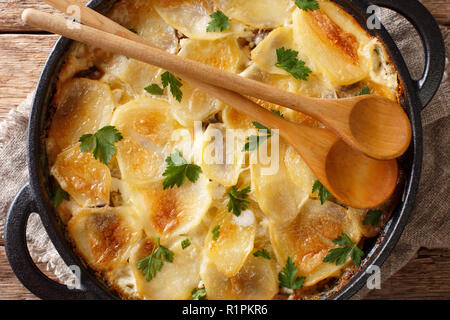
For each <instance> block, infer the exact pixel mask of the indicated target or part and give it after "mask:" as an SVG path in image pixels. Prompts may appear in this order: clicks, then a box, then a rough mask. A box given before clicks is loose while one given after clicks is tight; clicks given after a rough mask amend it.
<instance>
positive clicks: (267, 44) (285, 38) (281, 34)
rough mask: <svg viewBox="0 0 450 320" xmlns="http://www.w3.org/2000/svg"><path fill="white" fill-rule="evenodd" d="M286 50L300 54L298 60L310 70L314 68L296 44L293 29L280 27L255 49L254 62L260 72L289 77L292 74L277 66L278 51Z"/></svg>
mask: <svg viewBox="0 0 450 320" xmlns="http://www.w3.org/2000/svg"><path fill="white" fill-rule="evenodd" d="M279 48H285V49H292V50H296V51H298V52H299V55H298V59H301V60H303V61H305V62H306V65H307V66H308V67H309V68H312V66H311V62H310V61H309V59H308V57H307V56H305V55H304V54H302V51H301V50H299V48H297V46H296V44H295V43H294V38H293V30H292V28H291V27H279V28H277V29H275V30H273V31H272V32H270V33H269V35H268V36H267V37H266V38H264V40H263V41H261V42H260V43H259V44H258V45H257V46H256V48H255V49H253V50H252V52H251V56H252V60H253V61H254V62H255V63H256V65H257V66H258V67H259V69H260V70H262V71H264V72H267V73H271V74H281V75H286V76H289V75H290V74H289V73H288V72H287V71H285V70H284V69H282V68H279V67H277V66H276V63H277V52H276V51H277V49H279Z"/></svg>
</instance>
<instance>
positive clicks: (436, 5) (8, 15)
mask: <svg viewBox="0 0 450 320" xmlns="http://www.w3.org/2000/svg"><path fill="white" fill-rule="evenodd" d="M80 1H81V2H83V3H87V2H88V1H87V0H80ZM422 3H423V4H424V5H425V6H426V7H427V8H428V9H429V10H430V11H431V13H432V14H433V15H434V16H435V17H436V19H437V21H438V22H439V23H441V24H444V25H450V6H449V2H448V0H423V1H422ZM26 8H35V9H39V10H43V11H47V12H55V10H54V9H52V8H50V7H49V6H48V5H47V4H45V3H43V2H42V1H39V0H0V32H14V31H37V30H36V29H34V28H33V27H30V26H27V25H24V24H23V22H22V20H21V19H20V15H21V14H22V11H23V10H24V9H26Z"/></svg>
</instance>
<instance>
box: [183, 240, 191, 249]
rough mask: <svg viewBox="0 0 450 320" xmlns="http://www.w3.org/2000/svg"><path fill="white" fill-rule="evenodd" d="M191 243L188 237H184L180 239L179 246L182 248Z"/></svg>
mask: <svg viewBox="0 0 450 320" xmlns="http://www.w3.org/2000/svg"><path fill="white" fill-rule="evenodd" d="M190 245H191V240H189V238H186V239H184V240H183V241H181V248H182V249H183V250H184V249H186V248H187V247H189V246H190Z"/></svg>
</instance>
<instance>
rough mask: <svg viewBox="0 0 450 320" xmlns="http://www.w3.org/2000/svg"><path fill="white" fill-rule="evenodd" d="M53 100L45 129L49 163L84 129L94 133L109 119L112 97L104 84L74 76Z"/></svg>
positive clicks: (76, 139) (112, 106) (112, 107)
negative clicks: (53, 105)
mask: <svg viewBox="0 0 450 320" xmlns="http://www.w3.org/2000/svg"><path fill="white" fill-rule="evenodd" d="M54 103H55V106H56V113H55V115H54V116H53V118H52V124H51V126H50V130H49V132H48V138H47V152H48V156H49V160H50V163H53V162H54V160H55V158H56V156H57V155H58V153H60V152H61V151H62V150H64V149H65V148H67V147H70V146H72V145H74V144H75V143H77V142H78V139H80V137H81V136H82V135H83V134H85V133H94V132H95V131H97V130H98V129H100V128H102V127H103V126H105V125H107V124H108V123H109V122H110V121H111V117H112V113H113V110H114V101H113V99H112V95H111V90H110V88H109V86H108V85H107V84H104V83H101V82H100V81H96V80H90V79H84V78H77V79H72V80H69V81H67V82H66V83H64V85H63V86H62V87H61V89H60V90H59V91H58V92H57V94H56V96H55V99H54Z"/></svg>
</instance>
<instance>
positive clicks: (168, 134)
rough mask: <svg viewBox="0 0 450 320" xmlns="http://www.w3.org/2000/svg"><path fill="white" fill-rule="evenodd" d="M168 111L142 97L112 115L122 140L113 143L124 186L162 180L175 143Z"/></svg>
mask: <svg viewBox="0 0 450 320" xmlns="http://www.w3.org/2000/svg"><path fill="white" fill-rule="evenodd" d="M169 109H170V105H169V104H168V103H167V102H166V101H164V100H160V99H152V98H148V97H144V96H143V97H140V98H138V99H136V100H132V101H130V102H128V103H127V104H124V105H122V106H120V107H119V108H118V109H117V110H116V112H115V113H114V117H113V120H112V124H113V125H114V126H116V128H117V130H119V131H120V132H121V134H122V136H123V139H122V140H121V141H119V142H117V143H116V147H117V161H118V164H119V168H120V171H121V175H122V179H123V180H125V181H126V182H128V183H130V184H135V185H148V184H149V183H152V182H155V181H161V180H162V179H163V178H164V177H163V176H162V174H163V172H164V170H165V168H166V165H167V164H166V163H165V159H166V157H167V156H168V155H169V154H170V153H171V152H172V151H173V148H174V145H175V142H176V141H173V140H172V134H173V133H174V132H175V130H176V129H178V128H179V125H178V123H177V122H176V121H175V120H174V119H173V118H172V117H170V113H169V112H168V110H169Z"/></svg>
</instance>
